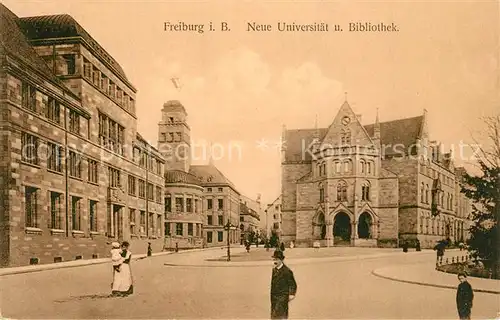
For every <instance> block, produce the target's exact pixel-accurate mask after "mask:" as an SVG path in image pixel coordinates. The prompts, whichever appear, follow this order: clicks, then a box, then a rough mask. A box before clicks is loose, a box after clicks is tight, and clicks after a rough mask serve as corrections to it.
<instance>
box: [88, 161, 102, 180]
mask: <svg viewBox="0 0 500 320" xmlns="http://www.w3.org/2000/svg"><path fill="white" fill-rule="evenodd" d="M87 163H88V181H89V182H92V183H97V182H98V172H99V171H98V170H99V164H98V163H97V161H95V160H92V159H89V160H88V161H87Z"/></svg>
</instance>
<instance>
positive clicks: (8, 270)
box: [0, 247, 219, 277]
mask: <svg viewBox="0 0 500 320" xmlns="http://www.w3.org/2000/svg"><path fill="white" fill-rule="evenodd" d="M215 249H219V247H212V248H203V249H188V250H180V251H179V252H175V251H166V252H158V253H153V254H152V257H158V256H166V255H170V254H182V253H188V252H191V253H192V252H199V251H208V250H215ZM145 258H147V255H146V254H140V255H136V256H134V257H133V258H132V260H135V261H137V260H142V259H145ZM109 262H111V258H101V259H94V260H91V259H88V260H82V261H81V262H80V261H79V262H78V263H75V261H67V262H59V263H52V264H42V265H38V266H25V267H13V268H5V269H3V270H2V269H0V277H2V276H9V275H16V274H23V273H33V272H42V271H47V270H54V269H66V268H76V267H86V266H91V265H96V264H103V263H109Z"/></svg>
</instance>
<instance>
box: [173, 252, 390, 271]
mask: <svg viewBox="0 0 500 320" xmlns="http://www.w3.org/2000/svg"><path fill="white" fill-rule="evenodd" d="M394 254H395V253H384V254H376V255H374V254H372V255H365V256H346V257H319V258H300V259H288V260H286V261H288V262H289V263H290V265H303V264H320V263H328V262H344V261H356V260H369V259H378V258H384V257H389V256H393V255H394ZM396 254H397V253H396ZM204 261H206V260H204ZM270 263H271V260H258V261H236V262H227V261H218V262H217V261H208V262H205V263H198V264H188V263H186V264H182V263H164V264H163V265H165V266H168V267H198V268H214V267H215V268H231V267H266V266H270V265H271V264H270Z"/></svg>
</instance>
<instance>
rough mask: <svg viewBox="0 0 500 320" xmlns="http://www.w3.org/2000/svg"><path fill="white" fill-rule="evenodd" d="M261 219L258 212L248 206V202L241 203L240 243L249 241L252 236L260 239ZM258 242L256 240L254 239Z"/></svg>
mask: <svg viewBox="0 0 500 320" xmlns="http://www.w3.org/2000/svg"><path fill="white" fill-rule="evenodd" d="M259 222H260V217H259V215H258V214H257V212H256V211H255V210H254V209H252V208H250V207H249V206H247V203H246V202H243V201H242V202H241V203H240V225H239V228H240V243H241V244H243V243H244V242H245V241H246V240H249V237H250V235H253V236H254V237H258V235H259ZM252 240H254V241H255V240H256V239H252Z"/></svg>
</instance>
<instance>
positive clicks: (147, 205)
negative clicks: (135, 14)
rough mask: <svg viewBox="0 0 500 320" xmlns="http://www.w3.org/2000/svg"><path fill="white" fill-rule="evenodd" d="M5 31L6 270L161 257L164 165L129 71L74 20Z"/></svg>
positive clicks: (2, 188) (13, 21)
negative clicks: (122, 249)
mask: <svg viewBox="0 0 500 320" xmlns="http://www.w3.org/2000/svg"><path fill="white" fill-rule="evenodd" d="M0 20H1V21H2V23H1V25H2V27H1V28H0V83H2V86H0V110H1V114H2V116H0V126H1V127H2V131H1V132H0V149H1V150H3V151H2V156H0V208H1V209H0V210H1V216H2V219H1V222H0V239H1V240H0V263H1V265H2V266H22V265H28V264H46V263H53V262H59V261H70V260H75V259H92V258H97V257H105V256H108V255H109V249H110V248H109V243H110V242H111V241H124V240H126V241H129V242H131V246H132V250H133V251H134V252H137V253H140V252H141V251H142V252H144V253H146V250H147V243H148V242H151V243H152V247H153V251H160V250H162V248H163V242H164V241H163V210H164V206H163V198H164V195H163V188H164V178H163V167H164V159H163V157H162V155H161V154H160V153H159V152H158V150H156V149H155V148H153V147H152V146H151V145H149V144H148V143H147V142H146V141H145V140H144V139H143V138H142V137H141V135H140V134H139V133H138V132H137V116H136V105H135V101H136V97H135V95H136V91H137V90H136V88H135V87H134V86H133V85H132V83H130V81H129V80H128V79H127V76H126V74H125V72H124V71H123V69H122V68H121V67H120V65H119V64H118V62H117V61H116V60H115V59H114V58H113V57H112V56H111V55H110V54H109V53H107V52H106V50H104V48H103V47H102V46H101V45H100V44H99V43H97V41H95V40H94V39H93V38H92V36H91V35H89V33H88V32H87V31H86V30H85V29H84V28H83V27H82V26H81V25H80V24H78V22H77V21H75V20H74V19H73V18H72V17H71V16H69V15H51V16H37V17H27V18H19V17H17V16H16V15H15V14H14V13H12V12H11V11H10V10H9V9H8V8H6V7H5V6H3V5H1V4H0Z"/></svg>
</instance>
